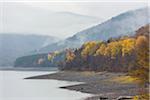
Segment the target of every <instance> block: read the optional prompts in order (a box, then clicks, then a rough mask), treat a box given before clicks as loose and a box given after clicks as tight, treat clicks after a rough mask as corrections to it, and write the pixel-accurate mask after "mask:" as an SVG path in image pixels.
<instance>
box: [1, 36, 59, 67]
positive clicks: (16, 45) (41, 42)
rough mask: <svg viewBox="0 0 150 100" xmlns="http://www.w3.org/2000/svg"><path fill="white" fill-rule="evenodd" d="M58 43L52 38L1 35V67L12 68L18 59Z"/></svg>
mask: <svg viewBox="0 0 150 100" xmlns="http://www.w3.org/2000/svg"><path fill="white" fill-rule="evenodd" d="M57 41H58V39H57V38H55V37H50V36H40V35H21V34H20V35H19V34H0V66H10V65H12V64H13V62H14V61H15V59H16V58H17V57H20V56H24V55H26V54H28V53H29V52H30V51H35V50H36V49H39V48H42V47H43V46H46V45H47V44H51V43H54V42H57Z"/></svg>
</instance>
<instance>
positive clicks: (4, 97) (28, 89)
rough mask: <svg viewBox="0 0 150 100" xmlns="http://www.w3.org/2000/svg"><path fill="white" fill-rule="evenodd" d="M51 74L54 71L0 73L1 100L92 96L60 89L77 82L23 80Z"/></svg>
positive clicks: (70, 99)
mask: <svg viewBox="0 0 150 100" xmlns="http://www.w3.org/2000/svg"><path fill="white" fill-rule="evenodd" d="M49 73H54V71H51V72H44V71H43V72H42V71H41V72H40V71H38V72H37V71H0V100H83V99H84V98H86V97H89V96H91V95H90V94H85V93H81V92H76V91H70V90H65V89H60V88H58V87H60V86H67V85H74V84H79V83H77V82H67V81H58V80H32V79H31V80H25V79H23V78H26V77H30V76H36V75H43V74H49Z"/></svg>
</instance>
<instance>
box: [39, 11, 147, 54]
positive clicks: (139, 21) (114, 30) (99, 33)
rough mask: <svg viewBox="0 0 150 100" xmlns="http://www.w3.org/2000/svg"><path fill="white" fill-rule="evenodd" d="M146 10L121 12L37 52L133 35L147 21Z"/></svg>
mask: <svg viewBox="0 0 150 100" xmlns="http://www.w3.org/2000/svg"><path fill="white" fill-rule="evenodd" d="M148 11H149V9H148V8H141V9H137V10H133V11H128V12H125V13H122V14H120V15H118V16H116V17H113V18H112V19H110V20H108V21H105V22H104V23H102V24H99V25H96V26H94V27H91V28H88V29H85V30H83V31H81V32H78V33H76V34H75V35H74V36H72V37H69V38H67V39H66V40H64V41H61V42H58V43H54V44H50V45H48V46H46V47H44V48H41V49H40V50H39V52H37V53H46V52H52V51H55V50H64V49H66V48H77V47H79V46H81V45H82V44H83V43H84V42H87V41H96V40H102V41H103V40H107V39H109V38H113V37H118V36H122V35H133V34H134V32H135V30H136V29H138V28H140V27H142V26H144V25H146V24H148V23H149V21H148V18H149V15H148V13H149V12H148Z"/></svg>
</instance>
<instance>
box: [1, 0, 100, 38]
mask: <svg viewBox="0 0 150 100" xmlns="http://www.w3.org/2000/svg"><path fill="white" fill-rule="evenodd" d="M2 13H3V16H0V22H2V23H3V25H2V26H0V32H1V33H3V32H7V33H26V34H27V33H35V34H44V35H47V34H50V35H53V36H59V37H61V38H66V36H68V35H69V36H70V35H72V34H74V33H76V32H79V31H81V30H83V29H85V28H88V27H90V26H92V25H93V24H97V23H100V21H101V20H99V19H98V18H95V17H90V16H84V15H80V14H75V13H71V12H53V11H51V10H48V9H42V8H37V7H32V6H29V5H25V4H23V3H14V2H13V3H12V2H9V3H4V6H3V12H2ZM1 17H2V18H1Z"/></svg>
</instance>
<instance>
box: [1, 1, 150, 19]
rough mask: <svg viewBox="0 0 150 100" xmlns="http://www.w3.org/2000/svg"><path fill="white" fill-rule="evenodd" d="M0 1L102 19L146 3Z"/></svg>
mask: <svg viewBox="0 0 150 100" xmlns="http://www.w3.org/2000/svg"><path fill="white" fill-rule="evenodd" d="M1 2H19V3H20V2H21V3H23V4H25V5H28V6H32V7H37V8H40V9H46V10H49V11H53V12H72V13H77V14H82V15H88V16H94V17H98V18H100V19H103V20H108V19H110V18H111V17H114V16H116V15H118V14H120V13H123V12H126V11H129V10H135V9H138V8H142V7H145V6H147V5H148V0H0V3H1Z"/></svg>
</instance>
